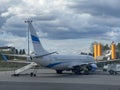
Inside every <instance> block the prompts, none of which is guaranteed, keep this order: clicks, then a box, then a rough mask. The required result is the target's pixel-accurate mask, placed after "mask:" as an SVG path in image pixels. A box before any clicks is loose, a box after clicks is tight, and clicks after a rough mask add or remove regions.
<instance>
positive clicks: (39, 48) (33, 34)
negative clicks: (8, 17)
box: [26, 20, 48, 55]
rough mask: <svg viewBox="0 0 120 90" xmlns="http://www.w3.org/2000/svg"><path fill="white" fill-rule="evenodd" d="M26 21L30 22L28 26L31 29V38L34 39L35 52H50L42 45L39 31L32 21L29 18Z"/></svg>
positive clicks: (37, 53) (40, 53)
mask: <svg viewBox="0 0 120 90" xmlns="http://www.w3.org/2000/svg"><path fill="white" fill-rule="evenodd" d="M26 23H28V27H29V30H30V36H31V40H32V44H33V48H34V52H35V54H36V55H45V54H48V52H47V51H46V50H45V49H44V48H43V47H42V44H41V42H40V40H39V37H38V36H37V33H36V31H35V29H34V27H33V25H32V21H30V20H28V21H26Z"/></svg>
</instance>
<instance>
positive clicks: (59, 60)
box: [26, 20, 97, 74]
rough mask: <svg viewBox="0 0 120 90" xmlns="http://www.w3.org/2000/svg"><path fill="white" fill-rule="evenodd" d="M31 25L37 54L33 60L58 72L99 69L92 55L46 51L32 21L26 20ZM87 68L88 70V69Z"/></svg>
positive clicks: (30, 28) (79, 71) (76, 72)
mask: <svg viewBox="0 0 120 90" xmlns="http://www.w3.org/2000/svg"><path fill="white" fill-rule="evenodd" d="M26 22H27V23H28V26H29V30H30V36H31V40H32V44H33V48H34V52H35V56H34V57H32V61H33V62H36V63H37V64H38V65H41V66H44V67H47V68H51V69H55V70H56V72H57V73H58V74H61V73H62V71H64V70H72V71H73V72H74V73H75V74H80V73H81V72H83V71H84V72H87V73H88V72H89V71H91V70H95V69H97V65H96V62H95V60H94V58H93V57H92V56H89V55H59V54H54V53H55V52H52V53H49V52H48V51H46V50H45V49H44V48H43V47H42V44H41V42H40V40H39V38H38V36H37V34H36V31H35V29H34V27H33V25H32V21H29V20H28V21H26ZM86 69H87V70H86Z"/></svg>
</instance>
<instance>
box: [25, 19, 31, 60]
mask: <svg viewBox="0 0 120 90" xmlns="http://www.w3.org/2000/svg"><path fill="white" fill-rule="evenodd" d="M31 22H32V20H27V21H25V23H28V58H27V60H29V56H30V42H29V38H30V37H29V34H30V25H29V24H30V23H31Z"/></svg>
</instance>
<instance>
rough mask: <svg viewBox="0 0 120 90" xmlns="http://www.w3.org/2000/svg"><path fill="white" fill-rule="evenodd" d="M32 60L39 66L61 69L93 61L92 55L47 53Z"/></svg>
mask: <svg viewBox="0 0 120 90" xmlns="http://www.w3.org/2000/svg"><path fill="white" fill-rule="evenodd" d="M34 60H35V62H36V63H37V64H39V65H41V66H44V67H48V68H52V69H62V70H66V69H71V68H73V66H77V65H78V66H80V65H83V64H92V63H95V60H94V59H93V57H92V56H88V55H49V56H45V57H43V58H35V59H34Z"/></svg>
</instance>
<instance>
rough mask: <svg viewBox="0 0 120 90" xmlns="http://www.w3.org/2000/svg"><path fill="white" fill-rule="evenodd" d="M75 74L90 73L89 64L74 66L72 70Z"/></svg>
mask: <svg viewBox="0 0 120 90" xmlns="http://www.w3.org/2000/svg"><path fill="white" fill-rule="evenodd" d="M72 71H73V72H74V73H75V74H77V75H81V74H82V75H88V74H89V69H88V68H87V66H86V65H85V66H76V67H74V69H73V70H72Z"/></svg>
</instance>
